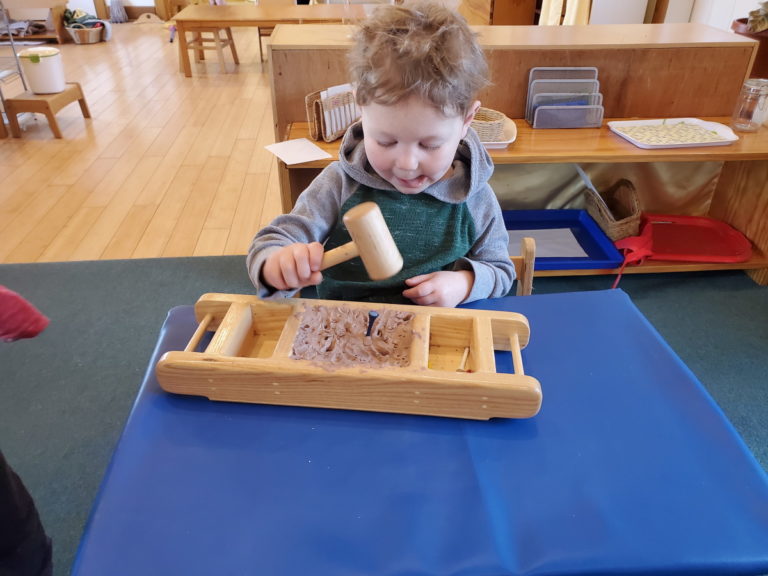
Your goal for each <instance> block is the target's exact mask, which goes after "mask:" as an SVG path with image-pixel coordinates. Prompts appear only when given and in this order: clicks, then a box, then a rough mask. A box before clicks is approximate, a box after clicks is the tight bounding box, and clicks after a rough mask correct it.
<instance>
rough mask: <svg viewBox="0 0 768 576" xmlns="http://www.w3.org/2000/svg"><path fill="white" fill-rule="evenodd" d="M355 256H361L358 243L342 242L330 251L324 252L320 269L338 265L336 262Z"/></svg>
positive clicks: (339, 262)
mask: <svg viewBox="0 0 768 576" xmlns="http://www.w3.org/2000/svg"><path fill="white" fill-rule="evenodd" d="M355 256H360V250H358V249H357V244H355V243H354V242H347V243H346V244H342V245H341V246H339V247H337V248H334V249H333V250H328V252H326V253H325V254H323V261H322V262H321V264H320V270H325V269H326V268H330V267H331V266H336V264H341V263H342V262H346V261H347V260H351V259H352V258H354V257H355Z"/></svg>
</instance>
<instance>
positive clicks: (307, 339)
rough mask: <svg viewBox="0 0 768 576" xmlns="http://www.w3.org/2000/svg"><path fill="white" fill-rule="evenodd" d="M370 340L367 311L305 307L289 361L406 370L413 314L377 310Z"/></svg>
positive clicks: (345, 308) (330, 365) (332, 365)
mask: <svg viewBox="0 0 768 576" xmlns="http://www.w3.org/2000/svg"><path fill="white" fill-rule="evenodd" d="M371 311H375V312H378V314H379V316H378V318H377V319H376V320H375V321H374V323H373V325H372V329H371V334H370V336H366V331H367V330H368V322H369V317H368V311H367V310H364V309H358V308H350V307H347V306H343V305H342V306H338V307H329V306H306V307H305V308H304V311H303V312H301V317H300V319H299V328H298V330H297V332H296V338H295V339H294V341H293V352H292V354H291V358H294V359H297V360H311V361H314V362H322V363H328V366H329V368H332V367H350V366H358V365H360V366H366V367H371V368H380V367H385V366H407V365H408V364H409V362H410V349H411V341H412V340H413V329H412V321H413V314H412V313H410V312H404V311H400V310H390V309H383V310H377V309H376V308H375V304H374V305H372V306H371Z"/></svg>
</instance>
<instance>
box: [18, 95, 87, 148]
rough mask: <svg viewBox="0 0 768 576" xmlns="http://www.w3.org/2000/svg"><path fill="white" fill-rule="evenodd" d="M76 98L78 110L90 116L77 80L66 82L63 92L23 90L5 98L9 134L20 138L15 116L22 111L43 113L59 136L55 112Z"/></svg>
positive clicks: (54, 133) (56, 135)
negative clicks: (47, 92)
mask: <svg viewBox="0 0 768 576" xmlns="http://www.w3.org/2000/svg"><path fill="white" fill-rule="evenodd" d="M75 100H77V102H78V104H80V110H82V112H83V116H84V117H85V118H90V117H91V112H90V110H88V104H87V103H86V101H85V96H84V95H83V90H82V88H80V84H78V83H77V82H67V87H66V88H65V89H64V91H63V92H58V93H56V94H35V93H33V92H23V93H22V94H19V95H18V96H14V97H13V98H6V100H5V114H6V116H8V125H9V126H10V127H11V135H12V136H13V137H14V138H21V128H20V127H19V119H18V118H17V116H18V115H19V114H22V113H24V112H31V113H35V114H45V117H46V118H47V119H48V125H49V126H50V127H51V131H52V132H53V135H54V136H55V137H56V138H61V130H59V124H58V122H56V113H57V112H58V111H59V110H61V109H62V108H64V107H65V106H67V105H69V104H71V103H72V102H74V101H75Z"/></svg>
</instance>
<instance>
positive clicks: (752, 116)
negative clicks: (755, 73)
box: [731, 78, 768, 132]
mask: <svg viewBox="0 0 768 576" xmlns="http://www.w3.org/2000/svg"><path fill="white" fill-rule="evenodd" d="M766 120H768V80H765V79H763V78H751V79H749V80H747V81H746V82H744V86H742V87H741V94H739V99H738V101H737V102H736V108H735V109H734V111H733V119H732V121H731V126H733V127H734V128H735V129H736V130H740V131H742V132H755V131H756V130H757V129H758V128H760V126H761V125H762V123H763V122H765V121H766Z"/></svg>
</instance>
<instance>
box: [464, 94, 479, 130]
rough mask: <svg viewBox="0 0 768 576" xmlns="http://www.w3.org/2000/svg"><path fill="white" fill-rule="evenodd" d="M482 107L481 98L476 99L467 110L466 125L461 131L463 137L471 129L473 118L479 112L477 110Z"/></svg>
mask: <svg viewBox="0 0 768 576" xmlns="http://www.w3.org/2000/svg"><path fill="white" fill-rule="evenodd" d="M479 109H480V100H475V101H474V102H472V104H471V105H470V107H469V109H468V110H467V114H466V115H465V116H464V126H463V128H462V131H461V137H462V138H464V136H466V135H467V131H468V130H469V125H470V124H472V120H474V119H475V114H477V111H478V110H479Z"/></svg>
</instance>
